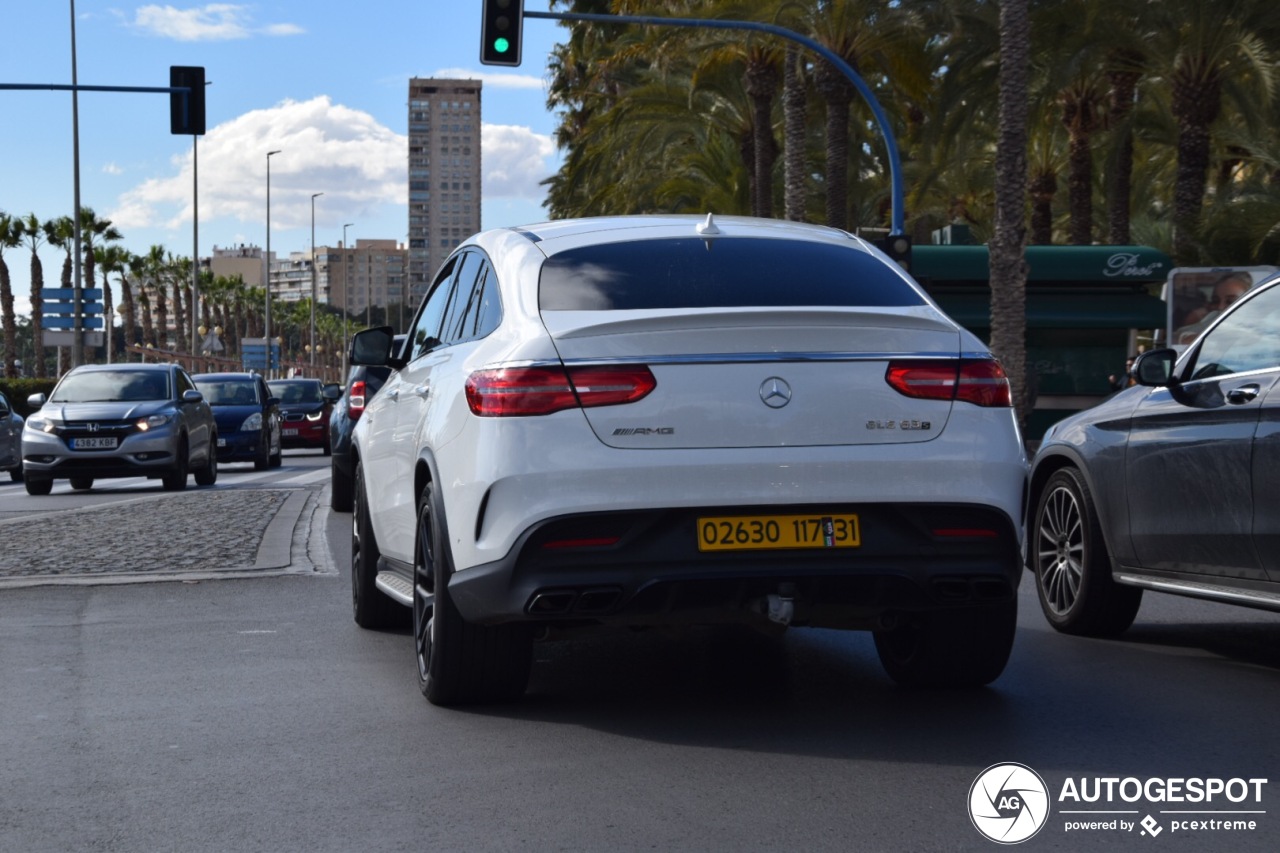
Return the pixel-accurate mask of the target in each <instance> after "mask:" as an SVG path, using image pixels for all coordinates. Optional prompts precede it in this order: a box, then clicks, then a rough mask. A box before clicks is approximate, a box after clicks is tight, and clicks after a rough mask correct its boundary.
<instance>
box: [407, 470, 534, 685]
mask: <svg viewBox="0 0 1280 853" xmlns="http://www.w3.org/2000/svg"><path fill="white" fill-rule="evenodd" d="M417 540H418V541H417V543H416V546H415V548H414V561H413V563H414V565H413V574H414V583H413V647H414V657H415V658H416V659H417V663H418V687H419V689H421V690H422V694H423V695H424V696H426V697H427V699H428V701H430V702H431V703H432V704H433V705H462V704H468V703H474V702H501V701H510V700H513V699H518V698H519V697H520V696H522V695H523V694H524V691H525V688H526V687H527V686H528V683H529V670H530V667H531V666H532V664H533V631H532V629H531V628H530V626H528V625H523V624H520V623H510V624H506V625H492V626H485V625H474V624H472V623H470V622H467V621H465V620H464V619H463V618H462V614H461V613H459V612H458V608H457V606H456V605H455V604H454V603H453V600H452V599H451V598H450V597H449V583H448V582H449V577H450V576H451V575H452V574H453V558H452V555H451V553H450V548H449V538H448V528H447V526H446V524H445V519H444V514H443V509H442V507H441V504H440V500H439V497H438V495H437V494H436V491H435V486H434V484H433V483H430V482H429V483H427V485H426V486H425V487H424V488H423V490H422V497H421V498H420V499H419V501H418V535H417Z"/></svg>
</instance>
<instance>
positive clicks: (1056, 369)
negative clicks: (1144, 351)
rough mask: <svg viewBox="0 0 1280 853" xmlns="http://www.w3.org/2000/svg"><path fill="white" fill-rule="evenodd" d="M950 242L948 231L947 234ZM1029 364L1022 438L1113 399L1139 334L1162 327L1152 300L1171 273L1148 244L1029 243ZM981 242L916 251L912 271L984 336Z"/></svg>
mask: <svg viewBox="0 0 1280 853" xmlns="http://www.w3.org/2000/svg"><path fill="white" fill-rule="evenodd" d="M948 236H950V235H948ZM1026 258H1027V265H1028V268H1029V269H1028V272H1027V365H1028V368H1029V370H1028V374H1029V376H1030V377H1031V379H1032V382H1033V385H1032V387H1033V389H1034V391H1035V395H1036V398H1035V399H1036V402H1035V409H1034V411H1033V412H1032V413H1031V416H1030V417H1029V418H1028V419H1027V430H1026V437H1027V438H1028V439H1033V440H1034V439H1039V438H1040V437H1041V436H1043V435H1044V431H1045V430H1046V429H1047V428H1048V427H1049V426H1050V425H1051V424H1053V423H1055V422H1056V421H1059V420H1061V419H1062V418H1064V417H1066V416H1067V415H1069V414H1071V413H1073V412H1078V411H1081V410H1083V409H1087V408H1089V407H1090V406H1093V405H1096V404H1097V403H1099V402H1101V401H1102V400H1103V399H1105V398H1106V397H1107V396H1108V395H1110V394H1111V393H1112V388H1111V384H1110V382H1109V380H1108V377H1109V376H1111V375H1113V374H1114V375H1120V374H1123V373H1124V368H1125V359H1126V358H1128V357H1129V356H1130V355H1133V354H1135V353H1136V352H1137V349H1138V338H1139V334H1140V333H1143V332H1146V333H1149V332H1151V331H1152V330H1156V329H1163V328H1164V325H1165V320H1166V307H1165V303H1164V301H1163V300H1162V299H1161V298H1160V297H1159V296H1158V295H1157V294H1159V292H1160V288H1161V286H1162V285H1163V284H1164V282H1165V278H1166V276H1168V274H1169V270H1170V269H1171V268H1172V267H1173V264H1172V262H1171V260H1170V258H1169V257H1168V256H1167V255H1165V254H1164V253H1163V252H1161V251H1159V250H1157V249H1152V248H1149V247H1146V246H1028V247H1027V251H1026ZM989 269H990V268H989V265H988V258H987V247H986V246H971V245H918V246H916V247H915V248H914V249H913V250H912V258H911V274H912V275H913V276H914V277H915V279H916V280H917V281H919V282H920V283H921V284H922V285H924V287H925V289H926V290H928V291H929V294H930V295H931V296H932V297H933V298H934V299H935V300H936V301H937V302H938V304H939V305H941V306H942V309H943V310H944V311H946V312H947V313H948V314H950V315H951V317H952V318H953V319H955V320H956V321H957V322H959V323H960V324H961V325H962V326H964V327H965V328H967V329H969V330H970V331H972V332H973V333H974V334H976V335H978V337H980V338H982V339H983V340H984V341H989V340H990V338H991V288H990V285H989V283H988V282H989V278H990V272H989Z"/></svg>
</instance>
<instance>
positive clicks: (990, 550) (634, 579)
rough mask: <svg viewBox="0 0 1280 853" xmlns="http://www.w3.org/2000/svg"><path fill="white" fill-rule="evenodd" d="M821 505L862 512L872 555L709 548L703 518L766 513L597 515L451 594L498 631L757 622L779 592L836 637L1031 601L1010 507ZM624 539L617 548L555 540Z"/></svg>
mask: <svg viewBox="0 0 1280 853" xmlns="http://www.w3.org/2000/svg"><path fill="white" fill-rule="evenodd" d="M813 509H814V510H815V511H817V512H826V513H831V512H856V513H858V515H859V517H860V519H861V527H862V530H863V539H862V544H861V546H860V547H858V548H848V549H846V548H828V549H812V550H809V549H806V550H787V551H743V552H727V553H723V552H715V553H703V552H700V551H699V550H698V548H697V543H696V533H695V531H696V524H697V518H698V517H699V516H701V515H726V514H730V515H731V514H734V513H744V512H745V513H749V514H753V515H755V514H759V513H760V512H761V508H760V507H758V506H753V507H750V508H743V507H727V508H726V507H714V508H701V509H687V508H686V509H679V510H662V511H641V512H618V513H588V514H582V515H575V516H569V517H562V518H557V519H552V520H549V521H547V522H544V523H542V524H539V525H537V526H536V527H534V528H532V529H530V530H528V531H526V532H525V533H524V534H523V535H522V536H521V537H519V540H518V542H517V546H516V547H515V548H514V549H512V551H511V553H510V554H509V555H507V557H505V558H504V559H502V560H499V561H496V562H492V563H488V564H484V565H479V566H475V567H473V568H470V569H467V570H466V571H463V572H458V573H456V574H455V575H454V576H453V578H452V579H451V581H450V583H449V591H450V595H451V597H452V598H453V599H454V601H455V602H456V604H457V606H458V609H459V610H460V611H461V613H462V615H463V616H464V617H465V618H466V619H468V620H469V621H473V622H480V623H487V624H495V623H501V622H514V621H528V622H541V623H547V622H551V623H561V624H574V623H599V624H614V625H662V624H686V623H709V622H723V621H730V622H737V621H741V622H751V621H757V620H759V619H761V618H763V617H762V616H761V615H760V614H761V611H762V609H764V608H765V607H766V606H767V605H766V602H767V597H768V596H770V595H784V596H786V597H788V598H790V599H792V600H793V602H794V607H795V616H794V619H793V620H792V624H796V625H810V626H816V627H833V628H874V627H880V626H884V625H887V624H891V623H892V620H894V619H896V618H897V617H898V615H899V614H907V613H913V612H921V611H927V610H935V609H948V608H956V607H968V606H975V605H982V604H993V603H997V602H1002V601H1008V600H1010V599H1012V598H1013V597H1014V596H1015V595H1016V593H1017V587H1018V583H1019V580H1020V578H1021V575H1022V572H1021V559H1020V548H1019V540H1018V532H1017V527H1016V525H1015V523H1014V521H1013V520H1012V519H1011V518H1010V517H1009V516H1008V515H1007V514H1005V513H1004V512H1002V511H1000V510H998V509H993V508H989V507H980V506H973V505H905V504H904V505H884V504H881V505H847V506H842V507H831V506H822V507H813ZM778 511H779V512H784V513H788V514H792V513H796V512H797V511H799V512H804V511H805V508H804V507H795V506H787V507H785V508H781V507H780V508H778ZM979 531H981V532H979ZM614 537H616V541H614V542H611V544H608V545H587V546H584V547H576V548H565V547H563V546H562V544H555V543H563V542H565V541H566V540H575V541H580V542H581V541H590V540H593V539H601V540H612V539H614ZM549 545H550V546H551V547H548V546H549Z"/></svg>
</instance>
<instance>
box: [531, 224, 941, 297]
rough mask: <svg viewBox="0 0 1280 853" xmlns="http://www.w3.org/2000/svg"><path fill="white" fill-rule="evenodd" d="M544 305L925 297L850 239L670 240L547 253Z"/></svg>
mask: <svg viewBox="0 0 1280 853" xmlns="http://www.w3.org/2000/svg"><path fill="white" fill-rule="evenodd" d="M538 303H539V308H541V310H543V311H611V310H612V311H624V310H643V309H664V308H751V307H766V308H768V307H790V306H806V307H808V306H821V307H850V308H852V307H877V308H880V307H885V308H887V307H899V306H908V305H923V304H924V299H923V298H921V296H920V294H918V293H917V292H916V291H915V290H913V289H912V287H911V286H910V285H909V284H908V283H907V282H906V281H904V280H903V279H902V278H901V277H900V276H899V275H898V273H897V272H896V271H895V270H894V269H893V268H891V267H889V266H887V265H886V264H885V262H884V261H882V260H880V259H879V258H877V257H876V256H874V255H871V254H869V253H867V252H864V251H862V250H861V249H859V248H855V247H853V246H852V245H851V246H840V245H835V244H829V243H817V242H811V241H807V240H775V239H757V238H744V237H736V238H719V239H712V240H704V239H701V238H692V237H691V238H684V237H681V238H675V239H660V240H637V241H634V242H626V243H606V244H602V245H596V246H584V247H582V248H577V249H569V250H566V251H563V252H559V253H557V254H555V255H552V256H551V257H550V258H548V259H547V261H546V262H545V263H544V264H543V266H542V275H541V279H540V280H539V287H538Z"/></svg>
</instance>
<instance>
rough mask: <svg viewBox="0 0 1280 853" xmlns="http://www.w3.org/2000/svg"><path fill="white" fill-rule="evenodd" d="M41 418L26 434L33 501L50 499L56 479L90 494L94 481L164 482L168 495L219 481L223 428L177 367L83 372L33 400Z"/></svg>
mask: <svg viewBox="0 0 1280 853" xmlns="http://www.w3.org/2000/svg"><path fill="white" fill-rule="evenodd" d="M27 403H28V405H30V406H31V408H32V409H36V408H39V411H37V412H35V413H34V414H32V415H31V417H29V418H27V423H26V427H25V428H24V429H23V431H22V459H23V468H24V471H25V474H26V476H25V483H26V486H27V494H29V495H47V494H49V492H50V491H52V489H53V481H54V480H55V479H63V478H65V479H69V480H70V481H71V487H72V488H73V489H89V488H92V487H93V481H94V480H95V479H102V478H107V477H148V478H151V479H161V480H163V481H164V487H165V489H166V490H168V491H178V490H180V489H185V488H186V487H187V474H188V473H189V472H191V471H194V472H195V475H196V484H197V485H200V486H212V485H213V484H214V483H215V482H216V481H217V479H218V449H217V448H218V442H217V427H216V425H215V423H214V419H213V412H212V410H211V409H210V408H209V404H208V403H206V402H205V400H204V395H202V394H201V393H200V391H199V390H198V389H197V388H196V386H195V383H194V382H192V381H191V377H190V376H188V375H187V372H186V371H185V370H183V369H182V368H181V367H179V366H178V365H176V364H95V365H83V366H81V367H77V368H75V369H73V370H71V371H70V372H68V373H67V374H66V375H65V376H63V377H62V379H61V381H59V382H58V384H57V386H56V387H55V388H54V389H53V393H52V394H51V395H49V396H48V398H46V397H45V395H44V394H33V395H31V397H29V398H28V399H27Z"/></svg>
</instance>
